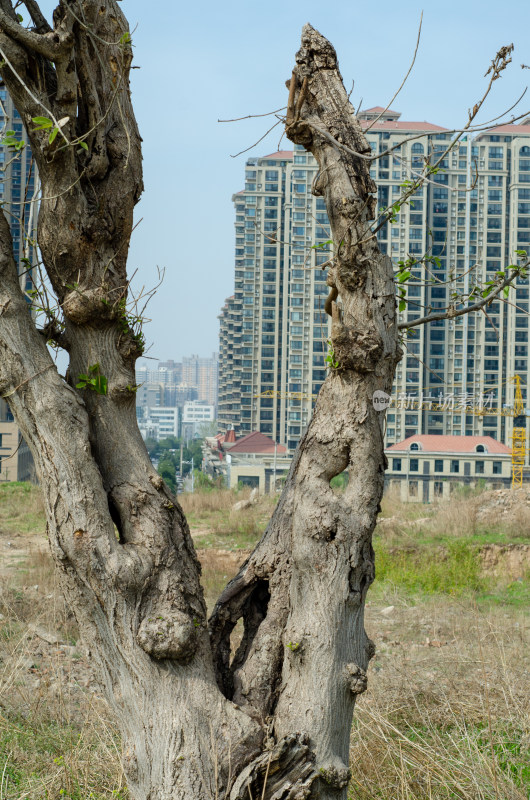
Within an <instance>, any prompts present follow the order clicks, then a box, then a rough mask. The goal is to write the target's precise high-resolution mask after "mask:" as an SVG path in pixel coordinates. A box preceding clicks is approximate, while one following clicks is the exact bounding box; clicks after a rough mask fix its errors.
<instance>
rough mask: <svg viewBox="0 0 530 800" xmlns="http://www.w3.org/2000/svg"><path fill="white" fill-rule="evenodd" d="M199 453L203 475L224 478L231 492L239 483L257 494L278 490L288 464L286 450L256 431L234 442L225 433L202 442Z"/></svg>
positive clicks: (231, 434)
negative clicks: (201, 459)
mask: <svg viewBox="0 0 530 800" xmlns="http://www.w3.org/2000/svg"><path fill="white" fill-rule="evenodd" d="M203 450H204V461H205V470H206V471H207V472H210V473H212V474H221V475H224V476H225V479H226V483H227V485H228V486H229V488H231V489H235V488H236V487H237V486H238V485H240V484H242V485H243V486H251V487H252V488H257V489H259V492H260V494H268V493H272V492H275V491H276V490H277V489H278V488H280V486H281V482H282V481H283V478H284V476H285V475H286V474H287V471H288V469H289V467H290V465H291V456H289V455H288V454H287V448H286V447H284V446H283V445H280V444H277V443H276V442H274V441H273V440H272V439H271V438H269V437H268V436H265V434H263V433H260V432H259V431H253V432H252V433H248V434H247V435H246V436H242V437H241V438H240V439H236V436H235V433H234V431H233V430H229V431H227V433H226V434H218V435H217V436H215V437H211V438H208V439H206V443H205V447H204V448H203Z"/></svg>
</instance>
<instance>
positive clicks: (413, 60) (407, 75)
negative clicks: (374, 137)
mask: <svg viewBox="0 0 530 800" xmlns="http://www.w3.org/2000/svg"><path fill="white" fill-rule="evenodd" d="M422 22H423V11H422V12H421V15H420V27H419V29H418V39H417V41H416V49H415V50H414V56H413V58H412V62H411V65H410V67H409V71H408V72H407V74H406V75H405V77H404V78H403V80H402V82H401V85H400V87H399V89H398V90H397V92H396V93H395V94H394V96H393V97H392V100H391V101H390V102H389V104H388V105H387V107H386V108H385V109H383V111H381V113H380V114H379V116H378V117H376V118H375V119H374V120H373V121H372V124H371V125H369V126H368V127H367V128H366V130H365V131H364V132H365V133H368V131H369V130H370V128H373V126H374V125H375V124H376V122H378V121H379V120H380V119H381V117H382V116H383V114H386V112H387V111H388V109H389V108H390V106H391V105H392V103H393V102H394V100H395V99H396V97H397V96H398V94H399V93H400V91H401V90H402V89H403V87H404V85H405V83H406V82H407V79H408V77H409V75H410V73H411V72H412V68H413V66H414V62H415V61H416V56H417V55H418V48H419V46H420V38H421V25H422Z"/></svg>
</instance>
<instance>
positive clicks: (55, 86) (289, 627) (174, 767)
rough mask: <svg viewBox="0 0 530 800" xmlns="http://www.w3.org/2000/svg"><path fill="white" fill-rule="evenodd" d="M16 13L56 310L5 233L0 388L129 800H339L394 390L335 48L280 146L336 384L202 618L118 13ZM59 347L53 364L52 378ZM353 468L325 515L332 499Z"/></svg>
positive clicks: (79, 3) (71, 8)
mask: <svg viewBox="0 0 530 800" xmlns="http://www.w3.org/2000/svg"><path fill="white" fill-rule="evenodd" d="M14 5H15V6H17V5H19V4H18V3H16V4H13V3H11V2H9V0H0V54H1V57H2V59H3V61H2V65H1V66H0V71H1V74H2V77H3V79H4V81H5V83H6V86H7V88H8V90H9V92H10V93H11V95H12V96H13V99H14V101H15V103H16V105H17V108H18V110H19V112H20V114H21V117H22V120H23V122H24V123H25V125H26V128H27V130H28V135H29V139H30V142H31V147H32V150H33V153H34V157H35V160H36V162H37V165H38V168H39V173H40V176H41V181H42V200H41V206H40V212H39V228H38V242H39V247H40V251H41V253H42V259H43V263H44V266H45V269H46V273H47V276H48V280H49V283H50V285H51V287H52V288H53V291H54V293H55V296H56V300H57V308H56V310H55V311H54V310H53V308H52V307H51V306H50V305H48V306H47V307H46V320H45V324H44V325H43V326H42V327H41V328H38V327H37V326H36V325H35V323H34V321H33V319H32V318H31V316H30V314H29V313H28V308H29V306H28V302H27V298H26V297H24V295H23V294H22V292H21V289H20V285H19V280H18V275H17V268H16V265H15V263H14V260H13V255H12V253H13V250H12V242H11V237H10V231H9V225H8V223H7V220H6V217H5V214H4V213H2V214H1V215H0V392H1V393H2V395H3V396H4V397H8V398H9V403H10V406H11V408H12V411H13V413H14V415H15V417H16V419H17V421H18V423H19V425H20V427H21V429H22V431H23V433H24V436H25V438H26V440H27V442H28V444H29V445H30V447H31V449H32V452H33V455H34V458H35V461H36V464H37V469H38V473H39V478H40V481H41V484H42V488H43V493H44V499H45V507H46V514H47V521H48V536H49V540H50V547H51V551H52V554H53V556H54V559H55V562H56V564H57V567H58V572H59V575H60V580H61V585H62V587H63V589H64V591H65V594H66V596H67V599H68V603H69V606H70V607H71V608H72V609H73V611H74V613H75V615H76V618H77V621H78V623H79V628H80V631H81V633H82V636H83V638H84V640H85V642H86V643H87V645H88V648H89V650H90V653H91V657H92V659H93V660H94V662H95V663H96V664H97V665H98V667H99V671H100V676H101V680H102V684H103V687H104V689H105V693H106V696H107V698H108V700H109V703H110V704H111V706H112V708H113V709H114V711H115V713H116V717H117V720H118V723H119V726H120V730H121V733H122V739H123V766H124V770H125V773H126V776H127V781H128V785H129V789H130V793H131V796H132V797H134V798H136V799H137V800H147V799H148V798H149V800H154V799H155V798H156V800H184V798H185V799H186V800H189V799H190V798H194V800H202V799H203V798H204V800H206V799H207V798H208V800H210V799H211V798H230V800H243V798H244V799H245V800H248V798H262V800H265V798H267V799H268V800H273V799H274V800H280V799H281V798H285V799H286V798H290V800H295V799H297V800H298V799H299V798H304V797H312V798H320V800H328V798H329V800H331V798H333V800H335V799H336V798H342V799H343V800H344V798H345V797H346V786H347V782H348V777H349V771H348V744H349V736H350V728H351V718H352V712H353V707H354V704H355V698H356V697H357V695H358V694H359V692H362V691H363V690H364V688H365V687H366V672H365V670H366V667H367V664H368V660H369V658H370V657H371V655H372V654H373V645H372V643H371V642H370V641H369V639H368V638H367V636H366V633H365V631H364V626H363V607H364V601H365V596H366V592H367V589H368V587H369V585H370V583H371V581H372V580H373V577H374V567H373V550H372V546H371V534H372V531H373V528H374V526H375V521H376V516H377V511H378V507H379V501H380V498H381V494H382V490H383V478H384V466H385V464H384V453H383V414H381V413H379V412H376V410H375V409H374V407H373V403H372V396H373V393H374V392H375V391H376V390H383V391H385V392H387V393H390V390H391V386H392V380H393V376H394V370H395V366H396V364H397V362H398V360H399V358H400V355H401V351H400V347H399V335H398V326H397V323H396V308H395V286H394V275H393V269H392V263H391V261H390V259H389V258H388V257H386V256H383V255H382V254H381V253H380V252H379V250H378V247H377V243H376V239H375V236H373V235H370V236H368V237H366V236H365V235H364V234H365V232H366V230H367V228H369V227H370V223H371V220H372V219H373V217H374V214H375V201H374V197H373V192H374V190H375V185H374V184H373V182H372V180H371V179H370V176H369V171H368V161H367V160H366V159H365V158H363V155H366V154H367V153H368V151H369V149H368V147H367V144H366V140H365V139H364V136H363V134H362V132H361V130H360V127H359V124H358V122H357V120H356V119H355V115H354V112H353V109H352V108H351V106H350V104H349V101H348V97H347V94H346V92H345V90H344V87H343V84H342V80H341V77H340V73H339V71H338V65H337V60H336V55H335V51H334V50H333V48H332V46H331V45H330V44H329V42H328V41H327V40H326V39H324V37H322V36H321V35H320V34H319V33H318V32H317V31H315V30H314V29H313V28H311V27H310V26H306V27H305V28H304V32H303V36H302V48H301V50H300V51H299V53H298V54H297V63H296V67H295V70H294V72H293V76H292V78H291V81H290V91H289V104H288V111H287V118H286V126H287V134H288V136H289V137H290V138H291V139H292V140H293V141H296V142H299V143H302V144H304V146H306V147H307V148H308V149H310V150H311V152H313V154H314V155H315V157H316V158H317V160H318V163H319V166H320V173H319V178H318V180H317V182H316V186H315V192H316V193H317V194H319V195H322V196H323V197H324V198H325V200H326V205H327V210H328V216H329V219H330V224H331V229H332V237H333V240H334V241H335V242H337V243H338V247H337V252H336V254H335V257H334V259H333V263H332V265H331V267H330V273H329V282H330V286H331V287H332V290H333V294H334V298H336V297H337V295H338V296H340V298H341V302H342V310H341V311H339V308H338V306H337V304H336V303H335V304H333V305H331V310H332V313H333V325H332V336H331V341H332V347H333V351H334V362H335V365H336V366H334V367H332V368H331V370H330V374H329V376H328V378H327V380H326V381H325V383H324V385H323V387H322V390H321V392H320V395H319V397H318V400H317V403H316V407H315V411H314V414H313V418H312V420H311V423H310V425H309V427H308V429H307V431H306V433H305V435H304V437H303V439H302V441H301V442H300V445H299V447H298V450H297V453H296V455H295V457H294V459H293V463H292V467H291V470H290V472H289V475H288V477H287V480H286V482H285V486H284V490H283V493H282V496H281V498H280V500H279V503H278V506H277V508H276V510H275V512H274V515H273V517H272V519H271V522H270V524H269V526H268V528H267V530H266V532H265V534H264V536H263V538H262V540H261V541H260V543H259V544H258V545H257V547H256V549H255V550H254V552H253V553H252V555H251V556H250V557H249V559H248V560H247V562H246V563H245V564H244V565H243V567H242V569H241V571H240V573H239V574H238V576H237V577H236V578H235V579H234V580H233V581H231V582H230V583H229V584H228V586H227V587H226V589H225V590H224V592H223V593H222V595H221V597H220V598H219V601H218V603H217V605H216V608H215V610H214V613H213V615H212V617H211V619H210V621H209V622H208V621H207V618H206V608H205V604H204V598H203V592H202V589H201V586H200V568H199V564H198V561H197V558H196V555H195V552H194V548H193V544H192V541H191V538H190V535H189V530H188V526H187V523H186V520H185V518H184V516H183V514H182V511H181V509H180V508H179V506H178V503H177V501H176V499H175V497H174V496H173V494H172V493H171V492H170V491H169V490H168V488H167V487H166V486H165V484H164V482H163V481H162V479H161V478H160V476H159V475H158V474H157V473H156V472H155V471H154V469H153V467H152V466H151V463H150V460H149V457H148V454H147V451H146V448H145V445H144V443H143V441H142V439H141V437H140V434H139V431H138V428H137V424H136V415H135V386H136V384H135V376H134V364H135V360H136V358H137V357H138V356H139V355H141V353H142V350H143V337H142V334H141V332H140V331H139V328H138V323H139V317H138V314H136V313H135V312H134V311H133V309H132V308H131V305H130V303H129V294H128V278H127V275H126V260H127V250H128V246H129V238H130V234H131V229H132V214H133V208H134V205H135V203H136V202H137V200H138V198H139V196H140V193H141V191H142V175H141V155H140V137H139V134H138V130H137V128H136V123H135V120H134V115H133V111H132V107H131V101H130V95H129V69H130V65H131V58H132V50H131V38H130V33H129V31H128V26H127V22H126V20H125V17H124V16H123V13H122V11H121V9H120V6H119V5H118V3H117V1H116V0H98V2H97V3H96V2H95V1H94V0H60V2H59V4H58V6H57V8H56V9H55V12H54V15H53V28H52V27H51V26H50V25H49V23H48V22H47V21H46V20H45V18H44V17H43V15H42V13H41V11H40V9H39V7H38V5H37V2H36V0H24V5H25V6H26V8H27V10H28V12H29V13H30V15H31V18H32V26H31V27H24V26H23V24H22V23H21V22H20V20H19V18H18V16H17V13H16V11H15V8H14ZM499 285H500V284H499ZM495 292H497V288H496V289H495V290H494V291H493V292H492V294H495ZM50 340H53V341H54V342H55V343H56V344H57V345H58V346H60V347H62V348H64V349H65V350H66V351H67V352H68V355H69V368H68V373H67V375H66V379H63V378H62V377H61V376H60V375H59V374H58V372H57V369H56V368H55V365H54V363H53V361H52V359H51V357H50V355H49V352H48V349H47V342H48V341H50ZM345 468H349V475H350V479H349V482H348V486H347V487H346V489H345V491H344V492H343V493H342V494H341V495H340V496H338V495H336V494H335V493H334V492H333V490H332V489H331V487H330V481H331V480H332V479H333V478H334V477H335V476H337V475H339V474H340V473H342V472H343V470H344V469H345ZM240 618H242V619H243V623H244V635H243V639H242V642H241V645H240V646H239V648H238V650H237V653H236V654H235V655H234V656H233V657H232V656H231V650H230V636H231V633H232V631H233V629H234V626H235V625H236V623H237V621H238V620H239V619H240Z"/></svg>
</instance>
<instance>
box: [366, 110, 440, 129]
mask: <svg viewBox="0 0 530 800" xmlns="http://www.w3.org/2000/svg"><path fill="white" fill-rule="evenodd" d="M361 113H362V112H361ZM359 122H360V123H361V125H362V126H363V128H367V127H368V125H371V124H372V122H373V120H369V119H360V120H359ZM372 130H374V131H377V130H384V131H425V132H426V133H430V132H431V131H448V130H449V128H442V127H441V126H440V125H433V123H432V122H405V121H403V120H400V119H398V120H395V121H394V120H381V119H380V120H379V122H376V124H375V125H374V126H373V127H372Z"/></svg>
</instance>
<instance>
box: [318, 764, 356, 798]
mask: <svg viewBox="0 0 530 800" xmlns="http://www.w3.org/2000/svg"><path fill="white" fill-rule="evenodd" d="M318 774H319V776H320V779H321V780H322V781H324V783H327V785H328V786H331V788H332V789H337V791H338V790H339V789H344V787H345V786H347V785H348V783H349V782H350V778H351V770H349V769H348V767H346V766H345V765H344V764H343V763H342V761H339V762H337V763H336V764H329V765H327V766H325V767H320V769H319V771H318Z"/></svg>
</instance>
